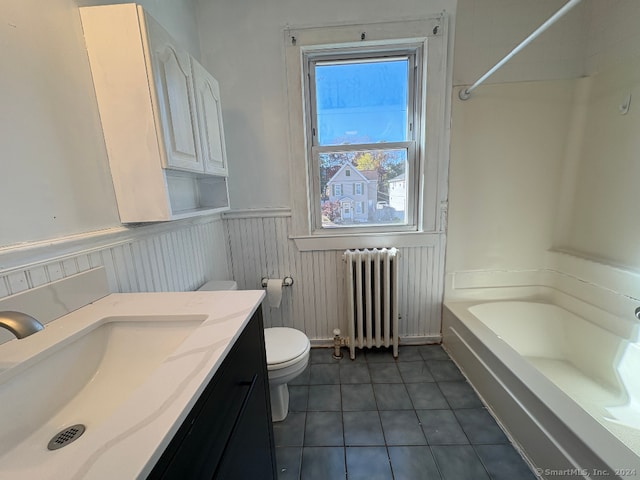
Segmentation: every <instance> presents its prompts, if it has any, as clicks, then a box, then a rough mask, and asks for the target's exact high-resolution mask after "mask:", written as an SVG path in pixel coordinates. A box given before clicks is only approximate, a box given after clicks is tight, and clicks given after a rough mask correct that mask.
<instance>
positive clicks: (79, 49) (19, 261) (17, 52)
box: [0, 0, 229, 297]
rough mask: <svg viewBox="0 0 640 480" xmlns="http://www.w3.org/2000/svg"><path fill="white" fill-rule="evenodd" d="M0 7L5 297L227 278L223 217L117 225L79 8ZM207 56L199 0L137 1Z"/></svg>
mask: <svg viewBox="0 0 640 480" xmlns="http://www.w3.org/2000/svg"><path fill="white" fill-rule="evenodd" d="M100 3H111V2H108V1H104V0H99V1H98V0H82V1H81V2H78V3H77V2H76V1H74V0H48V1H46V2H42V1H37V0H3V1H2V2H0V18H2V24H1V25H0V61H1V63H2V65H3V70H2V75H0V92H2V93H1V94H0V95H2V108H0V119H1V122H0V126H1V128H0V146H1V150H0V169H1V170H0V171H1V174H0V205H2V209H1V212H2V213H0V297H2V296H7V295H11V294H13V293H17V292H20V291H22V290H25V289H28V288H33V287H35V286H38V285H41V284H42V283H46V282H48V281H53V280H56V279H59V278H62V277H65V276H68V275H72V274H73V273H76V272H78V271H82V270H86V269H88V268H90V267H92V266H97V265H104V266H105V267H106V268H107V272H108V274H109V278H110V286H111V288H112V289H113V290H114V291H145V290H149V291H162V290H185V289H192V288H195V287H197V286H199V285H200V284H201V283H202V282H204V281H205V280H206V279H209V278H225V277H228V275H229V271H228V264H227V254H226V252H227V243H226V238H225V236H224V229H223V224H222V221H221V220H220V218H219V217H208V218H202V219H199V220H197V221H195V220H194V221H183V222H175V223H171V224H165V225H159V226H141V227H136V228H125V227H121V226H120V222H119V218H118V212H117V206H116V201H115V197H114V193H113V186H112V183H111V176H110V173H109V167H108V160H107V155H106V150H105V145H104V139H103V137H102V131H101V125H100V118H99V114H98V108H97V104H96V99H95V93H94V90H93V83H92V79H91V72H90V69H89V62H88V58H87V53H86V49H85V45H84V39H83V36H82V28H81V23H80V16H79V12H78V5H83V6H84V5H94V4H100ZM140 3H141V4H142V5H143V6H144V7H145V8H147V10H148V11H149V12H150V13H151V14H152V15H153V16H154V17H156V18H157V19H158V20H159V21H160V22H161V23H163V24H164V25H165V27H166V28H167V29H168V30H169V31H170V32H171V33H172V34H173V35H174V36H175V38H176V41H177V42H179V43H180V44H181V45H182V46H183V47H184V48H186V49H188V50H189V51H190V52H191V53H192V54H193V55H194V56H198V57H199V53H200V47H199V40H198V37H197V32H196V24H195V11H194V9H193V6H192V3H191V0H179V1H176V0H143V1H141V2H140Z"/></svg>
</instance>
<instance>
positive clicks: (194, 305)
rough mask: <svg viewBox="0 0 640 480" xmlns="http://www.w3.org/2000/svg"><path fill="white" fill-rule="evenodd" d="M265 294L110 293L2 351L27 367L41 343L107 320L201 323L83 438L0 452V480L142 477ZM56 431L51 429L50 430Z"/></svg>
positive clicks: (8, 359) (89, 426)
mask: <svg viewBox="0 0 640 480" xmlns="http://www.w3.org/2000/svg"><path fill="white" fill-rule="evenodd" d="M264 296H265V293H264V291H262V290H260V291H224V292H183V293H128V294H111V295H108V296H106V297H104V298H101V299H100V300H97V301H95V302H93V303H91V304H89V305H87V306H85V307H82V308H80V309H78V310H76V311H74V312H71V313H69V314H67V315H65V316H64V317H61V318H59V319H58V320H56V321H55V322H52V323H50V324H48V325H47V326H46V328H45V330H44V332H38V334H35V335H32V336H30V337H27V338H25V339H23V340H19V341H14V342H10V343H7V344H4V345H2V346H1V347H2V355H1V359H2V362H3V364H4V366H6V365H20V364H21V363H22V364H27V365H28V363H29V357H30V356H33V355H35V354H36V352H38V351H42V348H43V346H44V344H45V343H48V344H55V343H56V342H60V341H66V340H65V339H69V338H74V336H79V335H81V334H82V331H83V330H86V329H88V328H91V325H92V324H94V323H95V322H96V321H103V320H101V319H105V318H108V317H113V316H122V317H132V318H135V316H149V315H158V316H167V315H190V316H193V315H198V316H201V318H203V319H204V321H203V322H202V323H201V324H199V325H198V326H197V327H195V329H194V330H193V331H192V332H191V333H190V334H189V335H188V336H187V337H186V339H185V340H184V341H183V342H182V343H181V344H180V345H179V346H178V348H177V349H176V350H175V351H173V353H171V354H170V355H169V356H168V357H167V358H166V360H164V361H163V362H162V363H161V364H160V365H159V366H158V367H157V368H156V369H155V370H154V371H153V373H152V374H151V375H150V376H149V377H148V378H146V380H145V381H144V382H143V383H142V384H140V385H139V386H138V387H137V388H136V389H135V390H133V391H132V392H131V394H130V395H128V396H127V398H126V399H125V400H124V401H123V402H122V403H121V404H120V405H118V406H117V408H115V409H114V410H113V412H111V413H110V414H109V416H108V418H106V419H103V420H102V421H100V422H99V423H97V424H96V425H92V424H91V421H90V420H89V421H88V422H87V430H86V432H85V433H84V434H83V435H82V437H80V438H79V439H78V440H77V441H75V442H73V443H71V444H69V445H67V446H65V447H64V448H62V449H60V450H56V451H48V450H47V449H46V443H47V441H48V438H46V439H44V441H43V442H42V447H41V451H40V450H38V451H31V452H30V453H29V450H30V449H31V450H33V449H32V448H31V447H30V448H25V449H22V448H20V444H19V445H18V446H17V448H14V449H12V450H9V451H8V452H1V453H0V455H1V456H0V477H2V478H12V479H13V480H18V479H29V480H33V479H36V478H37V479H39V480H44V479H49V478H51V479H61V478H64V479H65V480H79V479H92V480H97V479H105V480H106V479H109V480H112V479H123V480H124V479H134V478H141V479H143V478H146V476H147V475H148V474H149V473H150V471H151V469H152V468H153V466H154V465H155V463H156V461H157V460H158V459H159V458H160V455H161V454H162V452H163V451H164V449H165V448H166V447H167V445H168V444H169V442H170V440H171V438H172V437H173V435H174V434H175V433H176V431H177V430H178V428H179V427H180V425H181V423H182V421H183V420H184V419H185V417H186V416H187V414H188V413H189V411H190V410H191V408H192V407H193V405H194V404H195V402H196V400H197V399H198V397H199V395H200V394H201V393H202V391H203V390H204V388H205V387H206V385H207V383H208V382H209V380H211V378H212V377H213V376H214V375H215V373H216V371H217V370H218V368H219V366H220V365H221V363H222V361H223V360H224V359H225V357H226V355H227V354H228V352H229V351H230V349H231V347H232V346H233V344H234V343H235V341H236V340H237V338H238V337H239V335H240V333H241V332H242V330H243V328H244V327H245V325H246V324H247V323H248V321H249V320H250V318H251V316H252V314H253V313H254V312H255V311H256V310H257V309H258V308H259V307H260V304H261V302H262V300H263V298H264ZM8 371H9V369H7V370H6V371H5V372H3V373H2V375H6V374H7V372H8ZM63 374H64V372H60V375H61V377H62V376H63ZM17 375H20V374H19V373H18V374H17ZM1 387H2V384H0V388H1ZM58 427H60V426H55V425H52V426H51V428H52V431H54V430H53V429H55V428H58ZM38 428H40V427H38ZM41 431H42V430H39V432H41ZM39 432H36V433H39ZM38 448H39V447H38ZM21 450H24V452H21ZM5 475H6V477H5Z"/></svg>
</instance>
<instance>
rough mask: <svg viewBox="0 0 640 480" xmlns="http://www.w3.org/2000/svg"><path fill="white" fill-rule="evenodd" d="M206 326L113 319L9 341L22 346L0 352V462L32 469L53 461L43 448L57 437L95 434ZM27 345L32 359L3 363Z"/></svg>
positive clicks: (197, 318)
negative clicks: (67, 432)
mask: <svg viewBox="0 0 640 480" xmlns="http://www.w3.org/2000/svg"><path fill="white" fill-rule="evenodd" d="M205 319H206V316H204V315H182V316H177V315H174V316H171V315H169V316H113V317H106V318H102V319H100V320H98V321H97V322H95V323H93V324H92V325H89V326H88V327H86V328H84V329H83V330H80V331H76V332H74V333H73V334H71V335H69V336H68V337H66V338H62V339H60V338H59V337H60V335H59V332H56V331H55V327H47V328H46V329H45V330H44V331H42V332H38V333H36V334H34V335H32V336H31V337H28V338H26V339H23V340H19V341H16V342H24V343H21V344H16V345H12V346H5V345H3V346H0V405H1V406H2V414H1V415H0V461H2V459H3V458H6V457H12V461H15V460H16V457H21V458H24V459H25V461H27V462H29V461H30V462H33V461H36V462H37V461H38V459H39V458H41V457H43V456H44V455H51V454H52V452H49V451H47V443H48V442H49V440H50V439H51V437H53V436H54V435H55V434H56V433H57V432H59V431H60V430H62V429H64V428H66V427H69V426H71V425H74V424H84V425H86V428H87V432H89V431H91V430H92V429H96V428H98V427H99V426H100V425H101V424H102V423H103V422H104V421H105V420H107V419H108V418H109V415H110V414H111V413H112V412H113V411H114V410H115V409H116V408H117V407H118V406H120V405H121V404H122V403H123V402H124V401H125V400H126V399H127V398H128V397H129V396H130V395H131V393H132V392H133V391H134V390H135V389H136V388H137V387H139V386H140V385H141V384H142V383H144V381H145V380H146V379H147V378H148V377H149V376H150V375H151V374H152V373H153V372H154V371H155V370H156V369H157V367H158V366H159V365H160V364H161V363H162V362H163V361H164V360H166V359H167V357H169V356H170V355H171V353H172V352H174V351H175V350H176V348H178V346H179V345H180V344H181V343H182V342H183V341H184V340H185V339H186V338H187V337H188V336H189V334H190V333H191V332H193V331H194V330H195V329H196V328H197V327H198V326H199V325H200V324H201V323H202V322H203V321H204V320H205ZM56 333H58V335H56ZM47 337H51V338H52V340H51V341H50V342H48V341H47ZM52 342H55V343H52ZM12 343H14V342H12ZM33 345H37V348H36V349H35V353H33V354H30V356H29V358H26V359H25V360H24V361H22V362H20V363H18V364H14V365H12V364H11V362H10V361H8V360H6V359H5V357H3V352H4V351H5V350H6V349H7V348H8V349H9V350H12V351H13V352H14V353H15V351H16V346H18V347H19V346H24V348H25V349H27V350H29V348H28V347H33ZM38 349H40V351H38ZM8 357H11V355H8ZM81 441H82V439H81V438H80V439H78V442H81Z"/></svg>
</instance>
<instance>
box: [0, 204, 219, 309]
mask: <svg viewBox="0 0 640 480" xmlns="http://www.w3.org/2000/svg"><path fill="white" fill-rule="evenodd" d="M226 247H227V239H226V235H225V232H224V224H223V221H222V219H221V218H220V216H219V215H215V216H206V217H205V216H203V217H198V218H196V219H189V220H181V221H175V222H169V223H161V224H153V225H143V226H137V227H115V228H111V229H107V230H103V231H99V232H92V233H88V234H81V235H74V236H70V237H65V238H60V239H55V240H51V241H47V242H38V243H31V244H22V245H19V246H13V247H6V248H3V249H0V298H3V297H6V296H8V295H13V294H15V293H18V292H22V291H24V290H28V289H31V288H35V287H38V286H40V285H44V284H46V283H49V282H53V281H55V280H59V279H61V278H65V277H68V276H71V275H74V274H76V273H78V272H83V271H86V270H89V269H91V268H94V267H98V266H104V267H105V270H106V273H107V276H108V280H109V287H110V289H111V291H112V292H162V291H187V290H195V289H196V288H198V287H199V286H200V285H202V284H203V283H204V282H205V281H206V280H209V279H226V278H229V276H230V275H231V273H230V268H229V261H228V254H227V249H226Z"/></svg>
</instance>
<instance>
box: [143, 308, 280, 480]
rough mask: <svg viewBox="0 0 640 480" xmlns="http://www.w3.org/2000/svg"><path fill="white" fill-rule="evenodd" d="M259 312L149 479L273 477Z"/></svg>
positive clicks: (271, 444) (271, 430) (271, 438)
mask: <svg viewBox="0 0 640 480" xmlns="http://www.w3.org/2000/svg"><path fill="white" fill-rule="evenodd" d="M273 445H274V442H273V429H272V427H271V410H270V407H269V383H268V379H267V368H266V356H265V349H264V327H263V324H262V312H261V310H258V311H257V312H256V313H254V314H253V317H252V319H251V320H250V321H249V323H248V325H247V326H246V327H245V329H244V331H243V332H242V334H241V335H240V338H239V339H238V340H237V341H236V343H235V344H234V346H233V348H232V349H231V352H230V353H229V354H228V355H227V358H226V359H225V360H224V362H223V363H222V365H221V366H220V368H219V369H218V371H217V373H216V375H215V376H214V378H213V380H211V382H210V383H209V385H208V386H207V388H206V389H205V391H204V392H203V393H202V395H200V398H199V399H198V402H197V403H196V404H195V406H194V407H193V409H192V410H191V412H190V413H189V415H188V416H187V418H186V419H185V420H184V422H183V423H182V426H181V427H180V429H179V430H178V432H177V433H176V434H175V435H174V437H173V440H171V443H170V444H169V446H168V447H167V449H166V450H165V451H164V453H163V454H162V457H161V458H160V460H159V461H158V463H156V466H155V467H154V469H153V471H152V472H151V474H150V475H149V477H148V478H149V479H150V480H152V479H176V480H182V479H185V478H194V479H205V478H207V479H209V478H220V479H243V478H246V479H253V478H260V479H265V480H266V479H274V480H275V479H276V478H277V474H276V471H275V461H274V457H273V452H274V449H273Z"/></svg>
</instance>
